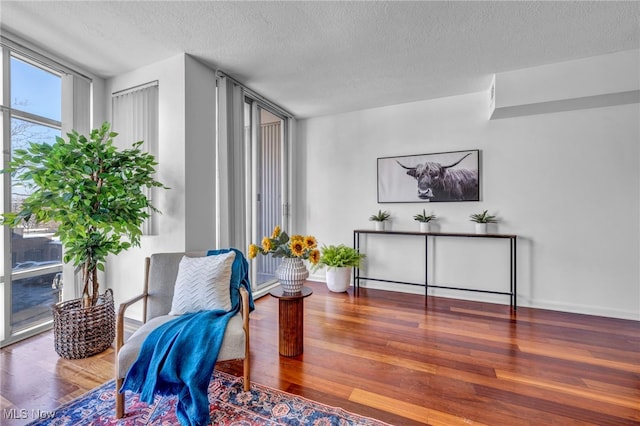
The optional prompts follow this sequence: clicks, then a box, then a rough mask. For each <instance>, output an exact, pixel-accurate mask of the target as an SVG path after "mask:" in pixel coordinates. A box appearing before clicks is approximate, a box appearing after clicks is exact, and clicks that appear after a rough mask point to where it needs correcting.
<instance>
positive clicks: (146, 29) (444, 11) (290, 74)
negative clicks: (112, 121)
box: [0, 0, 640, 117]
mask: <svg viewBox="0 0 640 426" xmlns="http://www.w3.org/2000/svg"><path fill="white" fill-rule="evenodd" d="M0 23H1V28H2V29H3V30H6V31H9V32H11V33H13V34H16V35H18V36H20V37H22V38H23V39H25V40H27V41H29V42H32V43H34V44H36V45H39V46H42V47H43V48H45V49H46V50H48V51H51V52H53V53H55V54H56V55H58V56H59V57H61V58H64V59H65V60H68V61H70V62H72V63H76V64H78V65H79V66H80V67H82V68H84V69H86V70H88V71H91V72H93V73H95V74H97V75H100V76H102V77H110V76H114V75H117V74H120V73H123V72H126V71H130V70H133V69H136V68H138V67H141V66H144V65H147V64H150V63H153V62H156V61H158V60H162V59H165V58H168V57H171V56H174V55H176V54H178V53H180V52H186V53H188V54H191V55H193V56H195V57H197V58H198V59H200V60H201V61H202V62H204V63H207V64H209V65H211V66H212V67H214V68H219V69H221V70H223V71H225V72H226V73H227V74H229V75H231V76H233V77H235V78H236V79H238V80H239V81H241V82H243V83H245V84H246V85H247V86H249V87H250V88H252V89H253V90H255V91H256V92H258V93H260V94H262V95H264V96H266V97H267V98H270V99H272V100H273V101H274V102H276V103H278V104H280V105H281V106H283V107H284V108H286V109H288V110H289V111H291V112H292V113H294V114H295V115H296V116H298V117H309V116H317V115H324V114H330V113H337V112H344V111H351V110H356V109H363V108H370V107H377V106H383V105H390V104H397V103H404V102H410V101H415V100H422V99H431V98H437V97H442V96H451V95H456V94H463V93H470V92H477V91H481V90H486V89H487V88H488V85H489V80H490V75H491V74H492V73H495V72H501V71H508V70H513V69H519V68H525V67H530V66H535V65H541V64H546V63H552V62H559V61H564V60H571V59H577V58H582V57H588V56H593V55H599V54H605V53H611V52H616V51H621V50H627V49H637V48H640V36H639V34H640V3H638V2H636V1H632V2H585V1H580V2H546V1H544V2H543V1H541V2H523V1H519V2H484V1H478V2H396V1H392V2H387V1H376V2H368V1H357V2H346V1H345V2H323V1H313V2H280V1H275V2H273V1H266V2H219V1H215V2H214V1H145V2H137V1H69V2H65V1H44V2H38V1H5V0H2V1H1V3H0Z"/></svg>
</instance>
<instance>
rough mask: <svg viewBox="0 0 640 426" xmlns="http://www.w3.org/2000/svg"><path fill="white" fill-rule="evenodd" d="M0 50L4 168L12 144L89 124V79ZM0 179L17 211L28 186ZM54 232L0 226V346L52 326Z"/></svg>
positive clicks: (12, 46)
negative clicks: (0, 315) (2, 312)
mask: <svg viewBox="0 0 640 426" xmlns="http://www.w3.org/2000/svg"><path fill="white" fill-rule="evenodd" d="M0 52H1V64H0V65H1V66H0V77H1V80H2V85H0V88H1V89H0V111H1V112H2V117H1V120H0V129H1V130H0V134H1V135H2V146H3V165H2V168H6V167H7V165H8V162H9V161H10V159H11V156H12V154H13V153H14V152H15V150H16V149H21V148H26V147H28V145H29V144H30V143H31V142H36V143H48V144H52V143H54V142H55V140H56V137H58V136H61V135H62V133H63V129H64V132H66V131H69V130H71V129H72V128H76V129H78V130H79V131H85V130H86V129H87V127H88V125H89V115H90V111H89V98H90V84H91V83H90V80H89V79H88V78H86V77H84V76H81V75H80V74H74V72H73V71H72V70H70V69H68V68H66V67H65V66H64V65H61V64H58V63H57V62H55V61H53V60H51V59H49V58H46V57H45V56H43V55H41V54H40V53H37V52H34V51H32V50H29V49H26V48H24V47H22V46H20V45H18V44H16V43H14V42H13V41H12V40H9V39H7V38H5V37H2V38H1V44H0ZM65 99H66V101H65V102H63V100H65ZM63 105H65V106H64V107H63ZM2 182H3V184H2V185H0V192H1V193H2V199H3V207H2V211H3V212H5V211H15V210H17V209H19V208H20V205H21V204H22V202H23V200H24V199H25V198H26V197H28V196H29V194H30V188H29V187H28V185H23V184H21V183H19V182H16V181H13V179H12V177H11V176H10V175H2ZM56 230H57V224H56V223H36V222H35V221H30V222H28V223H25V224H24V225H23V226H20V227H17V228H15V229H10V228H8V227H4V228H0V232H1V233H2V236H3V238H2V241H3V242H2V244H0V251H2V254H3V259H4V261H3V263H1V264H0V269H1V270H2V281H1V282H0V288H1V291H0V300H2V301H3V302H2V303H3V308H4V309H3V311H4V312H5V314H4V316H2V317H0V345H5V344H8V343H12V342H14V341H17V340H20V339H21V338H25V337H28V336H30V335H33V334H35V333H36V332H39V331H42V330H44V329H47V328H50V327H51V323H52V314H51V307H50V306H51V304H52V303H55V302H58V301H60V300H61V295H62V286H61V285H60V280H59V277H60V276H61V272H62V269H63V265H62V245H61V244H60V241H59V240H58V238H57V237H56V236H55V233H56Z"/></svg>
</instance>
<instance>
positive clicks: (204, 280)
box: [169, 251, 236, 315]
mask: <svg viewBox="0 0 640 426" xmlns="http://www.w3.org/2000/svg"><path fill="white" fill-rule="evenodd" d="M235 258H236V253H235V252H233V251H230V252H229V253H224V254H218V255H214V256H204V257H187V256H184V257H183V258H182V260H181V261H180V265H179V266H178V276H177V278H176V285H175V288H174V291H173V300H172V301H171V312H169V315H183V314H189V313H192V312H199V311H208V310H216V309H220V310H223V311H225V312H226V311H229V310H231V292H230V289H229V286H230V283H231V266H232V265H233V260H234V259H235Z"/></svg>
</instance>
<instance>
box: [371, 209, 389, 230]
mask: <svg viewBox="0 0 640 426" xmlns="http://www.w3.org/2000/svg"><path fill="white" fill-rule="evenodd" d="M389 218H391V214H390V213H389V212H388V211H387V210H385V211H382V210H378V213H376V214H373V215H371V216H370V217H369V220H370V221H372V222H375V224H376V231H384V223H385V222H386V221H387V220H389Z"/></svg>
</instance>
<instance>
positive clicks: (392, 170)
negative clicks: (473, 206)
mask: <svg viewBox="0 0 640 426" xmlns="http://www.w3.org/2000/svg"><path fill="white" fill-rule="evenodd" d="M479 200H480V151H479V150H470V151H455V152H442V153H436V154H422V155H405V156H400V157H383V158H378V202H379V203H426V202H452V201H479Z"/></svg>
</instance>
